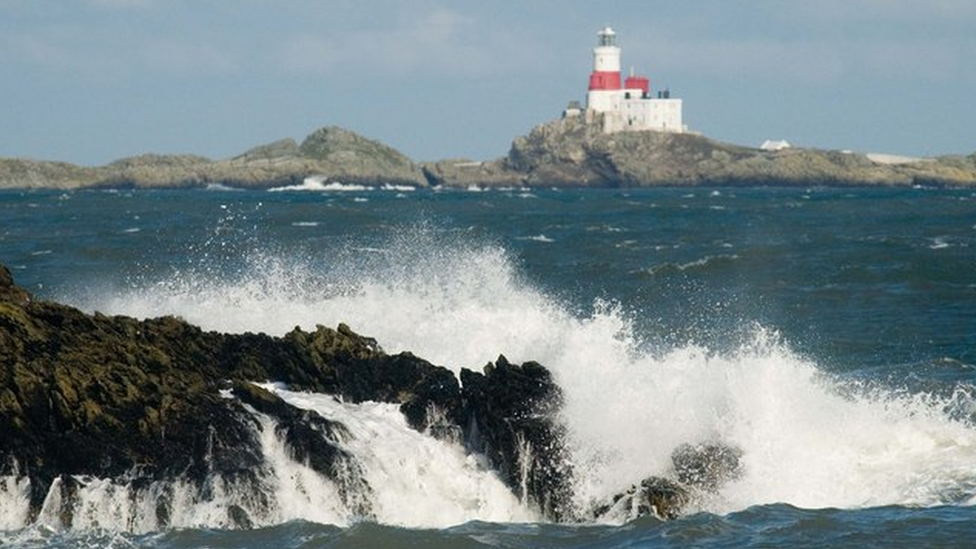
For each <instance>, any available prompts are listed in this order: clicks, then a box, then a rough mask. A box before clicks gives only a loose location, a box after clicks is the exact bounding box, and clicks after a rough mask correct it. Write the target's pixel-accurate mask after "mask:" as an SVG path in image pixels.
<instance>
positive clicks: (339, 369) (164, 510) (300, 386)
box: [0, 266, 574, 528]
mask: <svg viewBox="0 0 976 549" xmlns="http://www.w3.org/2000/svg"><path fill="white" fill-rule="evenodd" d="M461 378H462V381H463V382H464V383H463V388H462V386H461V385H459V383H458V379H457V378H456V377H455V376H454V374H453V373H452V372H451V371H450V370H447V369H446V368H443V367H439V366H435V365H433V364H431V363H429V362H427V361H425V360H423V359H421V358H418V357H416V356H414V355H412V354H410V353H399V354H397V355H387V354H386V353H384V352H383V351H382V349H380V347H379V345H377V343H376V341H375V340H373V339H372V338H368V337H363V336H360V335H358V334H356V333H355V332H353V331H352V330H351V329H350V328H349V327H348V326H345V325H343V324H340V325H339V327H338V329H336V330H332V329H329V328H325V327H322V326H319V327H317V328H316V330H315V331H314V332H305V331H302V330H300V329H297V328H296V329H295V330H293V331H291V332H289V333H288V334H286V335H285V336H283V337H280V338H279V337H272V336H269V335H266V334H253V333H246V334H219V333H216V332H207V331H204V330H201V329H200V328H199V327H196V326H193V325H191V324H188V323H186V322H185V321H183V320H181V319H179V318H175V317H171V316H168V317H160V318H155V319H148V320H136V319H133V318H128V317H123V316H106V315H102V314H99V313H95V314H93V315H88V314H85V313H83V312H81V311H79V310H77V309H74V308H72V307H68V306H64V305H60V304H57V303H51V302H46V301H42V300H35V299H33V298H32V297H31V296H30V295H29V294H28V293H27V292H26V291H24V290H23V289H21V288H18V287H17V286H16V285H14V283H13V280H12V277H11V276H10V272H9V271H8V270H7V269H6V268H5V267H2V266H0V433H3V436H2V437H0V469H2V470H0V473H3V474H12V475H14V476H18V477H20V476H27V477H28V478H29V479H30V489H31V494H30V500H31V501H30V513H31V517H30V519H31V520H33V519H34V518H36V517H37V514H38V513H39V512H40V510H41V509H42V507H43V504H44V500H45V497H46V496H47V495H48V494H49V493H50V487H51V486H52V484H53V483H54V482H56V481H57V482H60V483H61V488H60V490H61V492H60V493H61V497H62V498H63V501H64V502H65V503H64V505H67V507H65V509H67V510H70V509H71V508H72V507H71V505H73V502H72V501H71V500H72V498H73V497H75V496H74V495H73V494H74V493H76V492H77V486H74V485H73V484H72V482H73V481H69V480H66V479H69V478H71V479H74V478H78V477H92V478H98V479H116V478H125V479H126V482H127V483H129V484H130V485H132V486H136V487H138V486H143V488H136V489H148V486H150V485H152V484H153V483H155V482H157V481H167V480H174V479H183V480H188V481H190V482H191V483H196V486H197V488H198V489H199V490H201V492H202V493H205V492H206V491H207V490H209V489H211V488H210V487H209V484H208V479H211V478H213V477H214V476H215V475H216V476H219V477H221V478H222V479H225V480H226V481H228V482H230V483H231V484H232V485H234V486H238V487H244V488H248V487H250V488H249V489H252V490H254V491H260V487H261V482H262V480H261V476H260V472H261V468H262V466H263V464H264V456H263V455H262V450H261V444H260V440H259V434H260V433H261V432H262V431H261V429H262V428H263V427H262V424H263V423H262V421H259V419H258V418H257V417H256V416H255V414H254V412H258V413H260V414H264V415H266V416H269V417H271V418H272V419H273V420H274V422H275V425H276V427H275V435H276V436H277V437H278V438H279V439H280V440H281V441H283V443H284V445H285V447H286V449H287V451H288V452H289V454H290V456H291V458H292V459H294V460H297V461H299V462H303V463H306V464H307V465H308V466H309V467H310V468H312V469H314V470H315V471H317V472H319V473H320V474H322V475H323V476H326V477H328V478H330V479H332V480H333V481H335V482H336V484H337V486H338V487H339V492H340V497H341V498H343V500H344V503H345V504H346V507H347V508H348V509H350V510H352V512H354V513H355V514H356V515H358V516H360V517H362V518H366V519H368V518H370V517H371V516H372V510H371V506H370V498H369V494H370V491H371V490H372V488H371V487H370V486H369V485H368V484H367V483H366V481H365V479H364V476H363V474H362V471H360V470H359V469H358V468H359V465H358V464H357V463H356V462H355V461H354V460H353V459H352V458H351V456H350V455H349V454H348V453H347V452H346V451H345V450H343V448H342V444H341V442H342V441H343V440H344V439H345V438H346V437H348V436H349V433H348V432H347V431H346V430H345V428H344V427H343V426H342V425H340V424H338V423H336V422H333V421H329V420H327V419H325V418H323V417H321V416H319V415H318V414H317V413H314V412H310V411H307V410H300V409H297V408H295V407H293V406H291V405H289V404H288V403H286V402H285V401H283V400H282V399H281V398H279V397H277V396H276V395H274V394H272V393H270V392H269V391H266V390H263V389H261V388H260V387H257V386H255V385H253V384H251V383H250V382H251V381H254V380H259V381H264V380H274V381H278V382H283V383H285V384H288V385H289V386H291V388H293V389H296V390H310V391H317V392H322V393H328V394H332V395H335V396H336V397H337V398H341V399H343V400H345V401H349V402H362V401H366V400H373V401H380V402H388V403H396V404H399V405H400V409H401V411H402V412H403V413H404V415H405V416H406V418H407V421H408V422H409V424H410V425H411V426H413V427H414V428H416V429H418V430H421V431H427V432H429V433H431V434H434V435H435V436H440V437H442V438H447V439H451V440H457V441H459V442H460V441H462V440H463V441H464V442H465V443H466V444H467V445H468V447H469V448H470V449H471V450H473V451H478V452H483V453H484V454H485V455H486V456H487V457H488V459H489V460H490V461H491V462H492V463H493V464H494V465H495V466H496V467H497V468H498V469H499V471H500V474H501V477H502V479H503V480H504V481H505V482H506V483H507V484H508V485H509V486H510V487H511V488H512V490H513V491H514V492H515V493H516V494H518V495H520V496H522V497H523V498H524V499H525V500H527V501H528V502H530V503H534V504H536V505H538V507H539V508H540V509H541V510H542V511H543V512H544V513H545V514H546V515H547V516H549V517H551V518H554V519H557V520H558V519H570V518H574V514H573V510H572V509H571V505H570V501H571V487H570V481H571V476H572V470H571V467H570V466H569V465H568V460H567V459H566V450H565V448H564V446H563V437H564V433H563V429H562V428H561V427H560V425H559V422H558V421H557V415H558V411H559V408H560V406H561V394H560V391H559V388H558V387H557V386H556V384H555V382H554V381H553V379H552V376H551V374H550V373H549V372H548V370H546V369H545V368H544V367H542V366H541V365H539V364H537V363H534V362H526V363H525V364H522V365H520V366H516V365H513V364H510V363H509V362H508V361H507V360H506V359H505V357H504V356H501V357H499V359H498V360H497V361H496V362H495V363H494V364H489V365H487V366H486V367H485V369H484V373H475V372H471V371H468V370H464V371H463V372H462V375H461ZM228 390H229V391H230V392H229V395H231V396H233V397H235V398H228ZM59 479H61V480H59ZM258 497H260V496H258ZM171 499H172V497H171V496H170V499H169V500H168V499H167V496H166V494H165V491H164V492H163V495H162V496H158V499H157V500H156V504H155V505H156V507H155V512H156V518H157V520H158V523H159V524H160V525H165V524H167V523H168V521H169V518H170V517H171V516H172V508H171V506H172V501H170V500H171ZM62 515H63V516H62V517H61V521H62V523H63V524H69V523H70V522H71V520H72V518H73V517H72V516H71V515H70V512H67V511H65V512H63V513H62ZM228 521H229V523H230V524H232V525H237V526H238V527H242V528H244V527H248V526H249V525H251V524H253V520H252V517H249V516H248V515H247V512H246V511H245V510H244V509H236V510H235V509H232V508H231V509H228Z"/></svg>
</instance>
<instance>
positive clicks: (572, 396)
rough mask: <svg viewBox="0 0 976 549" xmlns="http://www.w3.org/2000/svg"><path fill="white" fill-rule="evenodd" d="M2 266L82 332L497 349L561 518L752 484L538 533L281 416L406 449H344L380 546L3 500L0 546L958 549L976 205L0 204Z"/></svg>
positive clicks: (309, 197) (649, 200) (414, 448)
mask: <svg viewBox="0 0 976 549" xmlns="http://www.w3.org/2000/svg"><path fill="white" fill-rule="evenodd" d="M0 262H3V263H4V264H6V265H8V266H9V267H11V269H12V271H13V273H14V276H15V278H16V280H17V281H18V283H20V284H22V285H24V286H26V287H28V289H30V290H31V291H33V292H34V293H35V294H37V295H39V296H43V297H47V298H53V299H57V300H60V301H64V302H68V303H71V304H74V305H77V306H79V307H81V308H83V309H86V310H89V311H93V310H99V311H102V312H106V313H115V314H127V315H131V316H137V317H146V316H156V315H161V314H177V315H180V316H182V317H184V318H186V319H187V320H189V321H191V322H194V323H197V324H200V325H202V326H204V327H205V328H208V329H216V330H222V331H231V332H243V331H265V332H268V333H271V334H282V333H284V332H286V331H288V330H290V329H291V328H293V327H294V326H296V325H300V326H302V327H304V328H313V327H314V326H315V325H316V324H324V325H332V326H334V325H335V324H337V323H338V322H346V323H348V324H349V325H350V326H352V327H353V328H354V329H355V330H357V331H359V332H360V333H364V334H368V335H371V336H373V337H376V338H377V339H378V340H379V342H380V343H381V345H382V346H383V347H384V348H385V349H386V350H387V351H394V352H395V351H399V350H410V351H412V352H414V353H416V354H417V355H419V356H423V357H425V358H427V359H429V360H431V361H433V362H435V363H438V364H442V365H444V366H447V367H449V368H452V369H455V370H458V369H460V368H461V367H469V368H479V367H480V366H481V365H483V364H484V363H486V362H488V361H489V360H494V358H495V357H497V355H498V354H499V353H504V354H505V355H506V356H507V357H508V358H509V359H511V360H513V361H524V360H537V361H539V362H541V363H542V364H544V365H546V366H547V367H549V368H550V369H551V370H552V371H553V372H554V375H555V377H556V380H557V381H558V382H559V383H560V385H561V386H562V387H563V388H564V391H565V393H566V409H565V412H564V421H565V422H566V424H567V426H568V427H569V429H570V432H571V434H572V443H571V446H572V449H573V456H574V460H575V461H576V468H577V471H579V472H581V473H582V474H581V475H580V478H579V482H578V486H577V488H576V497H577V500H578V503H579V504H581V505H586V504H587V503H588V502H590V501H592V500H595V499H599V498H601V497H605V496H607V495H610V494H613V493H616V492H619V491H620V490H621V489H622V488H626V487H627V486H629V485H630V484H632V483H633V482H636V481H638V480H640V479H641V478H643V477H646V476H648V475H652V474H660V473H661V472H662V471H664V470H666V469H667V467H668V464H669V459H670V453H671V451H672V450H673V448H674V447H676V446H677V445H679V444H681V443H684V442H695V441H702V440H714V439H716V438H717V439H721V440H725V441H729V442H732V443H734V444H735V445H737V446H738V447H740V448H741V449H742V450H743V464H744V474H743V476H742V478H740V479H739V480H737V481H736V482H734V483H732V484H730V485H727V486H726V487H724V488H723V489H722V490H721V492H720V493H719V494H718V495H717V496H715V497H714V498H710V499H709V500H707V501H700V502H697V503H696V508H695V509H694V510H695V511H696V512H695V513H693V514H692V515H691V516H688V517H686V518H682V519H680V520H678V521H675V522H671V523H661V522H659V521H656V520H654V519H650V518H645V519H640V520H637V521H635V522H629V523H624V524H603V525H586V526H567V525H553V524H540V523H537V522H534V520H536V519H534V518H533V517H534V516H535V515H534V514H533V511H532V510H531V509H525V508H523V507H522V506H521V504H520V503H519V502H518V501H517V499H513V498H512V494H511V493H509V492H507V491H505V490H500V491H499V490H497V488H498V485H497V484H496V483H494V482H493V480H492V479H491V478H490V474H487V473H486V472H485V471H484V469H483V468H482V467H479V465H478V464H477V463H473V462H471V461H470V459H472V458H471V457H470V456H464V455H463V454H459V453H457V452H456V449H451V448H442V447H439V446H438V447H427V446H424V444H427V443H421V442H410V440H412V439H409V437H410V436H412V435H411V433H410V432H409V430H401V429H400V427H399V426H398V425H397V424H396V420H395V418H392V417H390V416H391V415H392V414H389V413H387V412H388V411H385V410H383V409H382V407H380V408H379V409H369V410H366V409H352V410H347V409H327V410H322V408H321V407H322V406H325V404H324V403H323V402H318V401H315V400H314V395H313V396H308V397H302V396H300V395H299V396H293V397H291V398H296V399H299V401H300V402H296V404H300V405H303V406H306V407H316V409H319V410H320V411H321V412H322V413H323V414H326V415H328V414H331V415H332V417H335V416H336V415H343V417H344V419H345V420H346V421H350V422H353V423H355V424H356V425H359V429H360V433H361V434H362V439H361V440H363V441H366V440H370V439H369V437H371V436H374V437H377V438H376V439H375V440H377V441H392V440H398V441H399V442H398V443H397V448H400V449H401V450H400V455H399V457H394V456H392V455H391V456H388V457H385V458H384V457H383V456H382V455H380V454H382V452H377V453H376V454H375V455H374V454H373V453H372V451H371V450H369V451H368V450H366V449H365V448H364V449H362V451H363V452H364V456H365V455H366V454H367V453H368V454H369V456H368V457H364V458H363V459H364V460H366V462H367V465H366V467H367V474H368V475H374V476H373V477H371V478H375V479H380V480H376V481H374V482H376V483H377V484H378V485H380V484H382V485H383V486H386V487H387V488H388V489H386V490H380V491H378V493H377V494H375V495H374V496H372V497H375V498H376V499H377V505H376V507H377V508H378V509H379V512H378V513H377V517H376V522H378V524H377V523H375V522H358V521H356V520H354V519H350V517H349V516H346V515H344V512H343V509H342V508H341V506H332V507H329V505H328V504H326V503H323V502H324V501H326V499H320V500H315V499H314V498H312V499H311V500H309V502H310V503H309V502H299V503H301V504H295V505H292V506H288V505H284V504H283V505H282V506H281V509H279V511H280V512H279V513H278V514H277V515H275V516H273V517H269V518H268V520H267V524H264V527H262V528H260V529H259V530H257V531H251V532H233V531H227V530H222V529H220V526H221V525H220V524H208V523H207V522H206V520H202V521H200V520H197V521H195V522H194V520H191V519H187V522H186V524H185V525H184V526H185V527H183V528H179V529H176V530H170V531H165V532H153V531H124V530H125V529H124V528H121V529H120V528H118V527H117V526H118V525H117V524H113V522H112V520H111V519H110V518H107V517H103V518H102V520H101V521H99V520H94V522H93V526H92V528H90V529H88V530H85V531H73V532H60V531H58V530H57V528H50V527H45V526H43V525H39V526H32V527H29V528H21V527H17V526H15V525H16V524H17V521H16V520H13V519H12V518H11V517H12V516H13V515H15V514H16V510H15V509H7V510H5V509H4V507H3V505H4V504H3V501H4V500H3V498H0V515H3V514H4V513H6V516H0V529H4V530H3V531H0V544H10V545H14V546H37V545H49V546H80V545H88V544H95V545H115V546H130V545H136V546H150V547H196V546H221V547H264V546H280V547H333V546H335V547H377V546H429V547H438V546H444V547H537V546H552V547H672V546H675V547H695V546H707V547H716V546H719V547H770V546H790V547H804V546H809V547H819V546H831V547H871V546H877V547H919V546H928V547H969V546H972V542H971V539H976V512H974V504H976V399H974V397H976V394H974V390H976V193H974V192H972V191H952V190H929V189H902V190H892V189H882V190H876V189H875V190H871V189H845V190H838V189H811V190H796V189H789V190H783V189H745V188H742V189H739V188H737V189H716V190H712V189H694V190H688V189H655V190H640V191H634V190H628V191H624V190H606V191H550V190H531V191H525V190H513V191H491V192H463V191H453V192H430V191H413V192H407V191H404V190H403V189H389V190H385V191H379V190H377V191H369V190H362V189H352V190H349V191H346V192H336V191H319V192H309V191H304V192H302V191H296V192H291V191H284V192H274V193H269V192H234V191H152V192H149V191H135V192H74V193H67V194H63V193H58V192H27V193H22V192H11V191H3V192H0ZM303 398H305V399H306V401H301V399H303ZM307 399H312V400H307ZM356 422H358V423H356ZM370 433H372V434H370ZM364 444H365V443H364ZM365 445H366V446H368V444H365ZM391 445H392V443H391ZM379 446H383V444H382V442H376V443H374V444H373V447H374V448H376V447H379ZM403 448H409V450H403ZM381 449H383V450H389V448H386V447H385V446H384V447H383V448H381ZM452 452H454V453H452ZM391 463H393V465H391ZM424 463H428V464H435V465H436V466H431V467H429V468H428V469H430V470H428V469H424V468H423V467H422V464H424ZM486 475H488V476H487V477H486ZM405 477H406V478H411V479H417V481H416V483H414V484H410V483H407V482H399V481H402V480H403V479H404V478H405ZM323 490H325V491H327V489H325V488H323ZM279 491H280V493H281V494H280V497H281V499H282V501H287V500H288V498H289V497H298V496H297V495H293V496H287V494H288V493H289V492H287V487H286V486H284V485H283V486H282V487H281V488H279ZM305 503H308V504H307V505H306V504H305ZM313 508H314V509H315V512H312V511H310V509H313ZM99 516H103V515H99ZM201 516H207V515H201ZM14 518H16V517H14ZM118 530H123V531H118Z"/></svg>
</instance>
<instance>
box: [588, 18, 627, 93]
mask: <svg viewBox="0 0 976 549" xmlns="http://www.w3.org/2000/svg"><path fill="white" fill-rule="evenodd" d="M597 36H598V37H599V42H598V43H597V46H596V47H595V48H593V72H592V73H590V91H610V90H619V89H620V48H619V47H617V33H615V32H613V29H611V28H610V27H604V28H603V29H602V30H601V31H600V32H598V33H597Z"/></svg>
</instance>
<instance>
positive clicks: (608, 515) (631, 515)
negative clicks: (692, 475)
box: [594, 477, 691, 522]
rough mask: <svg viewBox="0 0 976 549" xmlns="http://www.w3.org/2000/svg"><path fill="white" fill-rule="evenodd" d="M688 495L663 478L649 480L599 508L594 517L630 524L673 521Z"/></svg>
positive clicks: (680, 512)
mask: <svg viewBox="0 0 976 549" xmlns="http://www.w3.org/2000/svg"><path fill="white" fill-rule="evenodd" d="M690 501H691V493H690V491H689V490H688V488H686V487H685V486H682V485H681V484H679V483H678V482H675V481H673V480H669V479H666V478H662V477H648V478H646V479H644V480H642V481H641V482H640V483H638V484H635V485H634V486H631V487H630V488H629V489H627V490H626V491H624V492H623V493H621V494H618V495H616V496H614V497H613V498H612V499H611V502H610V503H608V504H605V505H601V506H598V507H597V508H596V509H595V510H594V515H595V517H596V518H597V519H600V520H615V521H619V522H624V521H630V520H633V519H636V518H638V517H644V516H648V515H652V516H656V517H658V518H662V519H667V520H672V519H676V518H678V517H679V516H681V514H682V513H683V512H684V510H685V508H686V507H687V505H688V503H689V502H690Z"/></svg>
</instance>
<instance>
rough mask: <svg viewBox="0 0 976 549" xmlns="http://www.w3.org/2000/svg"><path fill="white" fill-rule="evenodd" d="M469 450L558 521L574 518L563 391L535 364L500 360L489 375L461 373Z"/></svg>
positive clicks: (490, 367) (490, 366)
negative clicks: (560, 418) (561, 412)
mask: <svg viewBox="0 0 976 549" xmlns="http://www.w3.org/2000/svg"><path fill="white" fill-rule="evenodd" d="M461 384H462V386H463V389H462V398H463V401H464V409H465V413H464V416H465V418H466V422H465V424H464V425H463V426H462V427H463V429H464V434H465V438H466V440H467V443H468V445H469V447H472V448H473V449H475V450H477V451H480V452H482V453H484V454H485V455H486V456H487V457H488V459H489V460H490V461H491V462H492V464H493V465H494V466H495V468H496V469H497V470H498V472H499V475H500V476H501V477H502V480H504V481H505V483H506V484H508V485H509V486H511V487H513V488H514V489H516V490H517V492H516V493H519V494H520V495H521V496H522V497H523V498H525V499H528V500H530V501H532V502H534V503H535V504H536V505H537V506H538V507H539V508H540V509H542V511H543V512H544V513H545V515H546V516H549V517H553V518H555V519H556V520H564V519H567V518H569V517H572V516H573V514H574V510H573V509H572V501H571V499H572V487H571V485H570V483H571V480H572V469H571V466H570V461H569V460H568V459H567V457H568V456H567V451H566V448H565V446H564V444H565V433H564V430H563V428H562V426H561V424H560V423H559V422H558V421H557V415H558V413H559V409H560V407H561V406H562V392H561V391H560V389H559V387H558V386H557V385H556V384H555V382H554V381H553V379H552V375H551V374H550V373H549V371H548V370H546V369H545V368H543V367H542V366H541V365H539V364H538V363H535V362H526V363H524V364H522V365H520V366H517V365H513V364H511V363H509V362H508V360H506V359H505V357H504V356H499V357H498V360H497V361H495V363H494V364H488V365H487V366H485V368H484V373H483V374H479V373H476V372H473V371H471V370H462V371H461Z"/></svg>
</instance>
